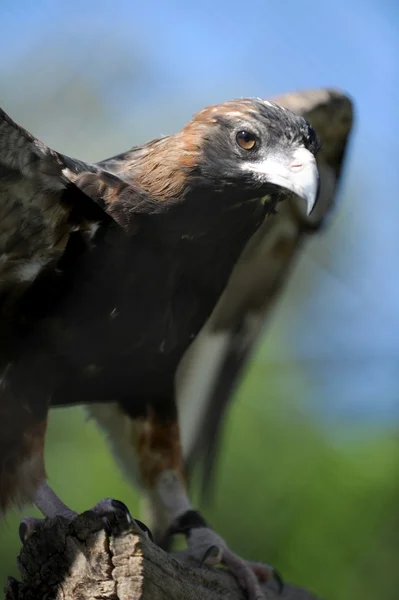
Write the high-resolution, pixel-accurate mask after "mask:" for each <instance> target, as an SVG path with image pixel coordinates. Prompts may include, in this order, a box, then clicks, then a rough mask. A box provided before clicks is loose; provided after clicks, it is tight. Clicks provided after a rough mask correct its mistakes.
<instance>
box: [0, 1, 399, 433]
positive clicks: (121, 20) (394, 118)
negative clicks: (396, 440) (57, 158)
mask: <svg viewBox="0 0 399 600" xmlns="http://www.w3.org/2000/svg"><path fill="white" fill-rule="evenodd" d="M0 16H1V19H0V32H1V35H0V50H1V52H0V76H1V75H2V74H4V78H3V77H2V78H1V80H3V81H7V82H8V83H7V89H4V90H3V92H2V91H1V90H0V105H1V104H4V103H5V106H4V108H5V109H6V110H8V112H10V113H11V115H12V116H13V117H14V118H16V119H17V120H20V122H22V124H23V125H24V126H26V127H27V128H28V129H29V128H30V127H31V125H32V126H33V124H34V125H35V127H36V129H35V130H34V133H35V134H36V135H38V136H39V137H42V138H43V139H44V140H45V141H46V142H48V143H49V144H51V145H53V146H55V147H57V148H58V149H60V150H64V151H68V152H69V153H71V154H75V155H79V156H81V157H82V158H93V159H94V158H97V159H98V158H102V157H103V154H104V153H105V154H108V155H110V154H113V153H114V152H117V151H120V150H122V149H124V148H126V147H129V146H131V145H133V143H136V142H137V141H141V140H144V139H148V138H151V137H154V136H156V135H159V134H160V133H162V134H163V133H168V132H170V131H172V130H174V129H176V128H179V127H180V126H181V125H182V124H183V123H184V122H185V121H187V120H188V119H189V118H190V116H191V115H192V113H193V112H195V111H196V110H197V109H198V108H200V107H202V106H203V105H205V104H207V103H214V102H217V101H222V100H225V99H228V98H232V97H239V96H251V95H254V96H269V95H272V94H277V93H280V92H283V91H288V90H292V89H296V88H307V87H318V86H332V87H338V88H341V89H343V90H345V91H347V92H348V93H349V94H350V95H351V96H352V97H353V99H354V101H355V109H356V127H355V132H354V136H353V139H352V144H351V148H350V153H349V155H348V162H347V168H346V171H345V181H344V185H343V188H342V203H341V206H340V209H339V211H338V213H337V216H336V219H335V221H334V226H333V228H332V231H330V232H329V234H328V236H327V238H326V240H323V242H320V243H319V242H316V243H314V244H313V243H312V245H311V246H310V247H309V252H308V254H307V256H306V257H305V258H304V259H303V260H302V261H301V263H302V264H301V265H300V266H299V269H298V270H297V273H296V274H295V278H294V280H293V282H291V285H295V286H296V288H297V289H298V287H299V288H300V287H301V285H302V286H303V288H304V291H303V293H302V295H300V299H299V302H300V306H299V307H298V306H296V307H293V306H290V302H289V297H287V298H286V301H285V304H286V305H287V306H290V308H291V310H290V311H289V313H288V314H289V316H288V317H287V313H285V312H283V311H278V314H277V316H276V323H275V325H274V326H273V329H274V330H275V331H277V332H279V333H281V332H282V331H284V332H285V334H286V336H288V337H289V338H290V340H291V343H290V345H289V348H290V354H291V358H292V359H293V360H295V359H296V358H298V357H300V358H301V359H302V360H303V359H305V360H306V359H309V360H310V361H315V360H316V363H315V364H317V360H318V361H320V358H322V359H323V361H325V362H324V364H325V365H327V366H325V367H320V364H319V366H317V367H315V366H313V367H309V369H310V379H311V390H312V394H313V396H314V399H315V402H317V401H318V399H319V398H320V397H323V398H324V401H325V402H324V404H323V409H324V408H325V407H327V408H328V410H331V411H334V410H336V409H337V408H338V409H339V410H342V411H346V412H348V411H349V412H353V413H354V414H357V413H358V412H360V413H361V414H362V415H369V416H374V415H375V414H376V410H377V409H378V413H379V415H380V416H381V417H382V418H383V419H384V420H386V421H387V422H389V420H390V419H391V418H392V416H394V415H396V416H397V415H398V414H399V402H398V394H399V385H398V383H397V380H398V375H397V374H398V367H399V277H398V260H399V259H398V257H399V198H398V187H399V186H398V184H399V180H398V179H399V178H398V171H399V169H398V155H399V131H398V121H399V119H398V116H399V115H398V106H399V92H398V85H399V77H398V67H397V63H398V56H399V52H398V50H399V48H398V39H399V18H398V17H399V4H398V3H397V2H396V1H395V0H391V1H388V0H385V1H381V0H369V1H360V0H350V1H348V0H346V1H344V0H335V2H334V3H328V2H326V1H324V2H323V1H320V0H319V1H315V0H313V1H310V0H302V1H301V2H297V1H293V0H286V1H285V2H278V1H277V0H274V1H273V2H271V1H266V0H263V1H260V0H253V1H252V2H250V3H245V2H238V1H236V0H231V1H230V2H227V1H224V0H223V1H219V2H218V1H213V2H212V1H211V0H204V1H202V2H194V3H190V2H187V1H186V2H183V1H177V0H170V1H168V2H166V1H165V2H162V1H159V2H156V1H154V0H151V1H146V2H144V1H142V2H137V1H129V2H127V1H119V2H118V1H115V2H101V1H99V0H98V1H96V2H94V1H93V2H78V1H76V0H70V1H69V2H62V1H57V2H54V1H50V0H47V1H44V0H38V1H36V2H30V1H28V0H19V2H18V3H17V2H11V1H10V0H4V1H3V2H2V7H1V9H0ZM37 48H39V49H40V48H45V49H46V55H45V59H44V58H43V55H42V58H41V59H40V60H41V62H39V63H38V62H37V60H38V59H37V57H36V55H35V49H37ZM60 57H62V61H63V68H60V62H59V61H60ZM15 64H18V67H19V70H18V76H17V77H15V78H13V77H10V70H11V71H12V69H13V65H15ZM76 72H78V73H79V76H80V77H81V78H83V79H85V78H86V79H87V80H90V81H91V82H92V83H93V86H94V88H95V90H96V93H97V94H98V96H99V97H101V98H102V99H103V101H104V102H105V104H106V107H107V111H108V112H107V123H106V124H104V127H103V128H100V127H98V122H97V121H93V123H92V122H91V120H90V114H89V112H88V113H85V112H84V110H83V108H82V117H81V120H80V121H79V119H78V118H77V117H76V115H75V116H74V119H75V122H74V123H70V122H69V121H68V117H67V113H68V104H67V103H66V101H65V102H60V101H58V102H59V104H58V103H56V102H55V103H54V105H53V106H52V107H51V111H50V110H49V113H48V115H46V118H44V117H41V120H39V121H37V120H35V121H33V115H36V113H37V111H38V107H39V108H40V105H41V103H42V102H43V95H44V94H45V93H46V90H47V87H46V85H47V84H48V81H49V80H51V81H58V82H60V83H62V82H63V81H64V80H67V78H68V77H69V76H72V75H74V74H75V75H76ZM22 75H23V76H22ZM27 98H28V99H29V101H27ZM68 101H69V100H68ZM71 102H79V98H78V99H76V98H72V99H71ZM86 110H87V109H86ZM36 116H37V115H36ZM31 119H32V121H31ZM76 119H77V120H76ZM65 123H68V126H66V125H65ZM38 129H39V130H38ZM66 129H68V135H66V134H65V131H66ZM73 131H75V134H73V133H72V132H73ZM85 138H86V139H88V138H89V139H90V144H89V142H88V141H87V142H86V144H87V145H86V146H85V145H84V143H83V140H84V139H85ZM100 148H101V152H102V154H99V153H100ZM309 269H313V271H312V272H315V273H317V276H318V285H317V289H316V290H315V291H314V292H313V293H312V296H311V297H310V298H309V297H308V296H307V294H306V281H305V282H304V281H303V278H304V277H306V276H307V273H308V272H309ZM286 296H289V295H286ZM296 302H298V299H296ZM298 315H300V317H299V316H298ZM283 321H284V322H283ZM279 352H281V358H282V360H284V359H286V358H287V356H288V350H287V346H286V345H285V346H284V347H283V346H282V347H281V350H279ZM309 364H311V363H309ZM327 412H328V411H327Z"/></svg>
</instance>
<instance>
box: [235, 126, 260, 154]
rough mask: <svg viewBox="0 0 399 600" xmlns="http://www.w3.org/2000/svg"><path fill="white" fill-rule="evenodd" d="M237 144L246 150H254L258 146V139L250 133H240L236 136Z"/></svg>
mask: <svg viewBox="0 0 399 600" xmlns="http://www.w3.org/2000/svg"><path fill="white" fill-rule="evenodd" d="M236 140H237V144H238V145H239V146H241V148H243V149H244V150H252V149H253V148H254V147H255V144H256V137H255V136H254V134H253V133H250V132H249V131H239V132H238V133H237V135H236Z"/></svg>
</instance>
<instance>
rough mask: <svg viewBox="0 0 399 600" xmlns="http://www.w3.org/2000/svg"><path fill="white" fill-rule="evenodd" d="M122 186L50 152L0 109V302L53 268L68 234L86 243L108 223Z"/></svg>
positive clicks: (106, 175) (114, 179) (109, 176)
mask: <svg viewBox="0 0 399 600" xmlns="http://www.w3.org/2000/svg"><path fill="white" fill-rule="evenodd" d="M126 186H127V184H126V183H125V182H123V181H122V180H121V179H119V178H118V177H116V176H115V175H112V174H110V173H107V172H106V171H105V170H103V169H101V168H99V167H97V166H95V165H89V164H86V163H84V162H81V161H77V160H74V159H71V158H69V157H67V156H64V155H62V154H59V153H58V152H55V151H54V150H51V149H50V148H48V147H47V146H45V144H43V143H42V142H40V141H39V140H37V139H35V138H34V137H33V136H32V135H31V134H30V133H28V132H27V131H26V130H24V129H23V128H22V127H20V126H19V125H17V124H16V123H15V122H14V121H12V119H10V117H9V116H8V115H7V114H6V113H5V112H4V111H2V110H1V109H0V298H1V297H2V296H4V293H5V292H11V293H17V294H18V293H20V292H22V291H23V290H24V289H26V287H28V286H29V285H30V284H31V283H32V282H33V281H34V280H35V279H36V278H37V277H38V275H39V274H40V273H41V272H42V271H43V270H45V269H51V268H55V266H56V265H57V263H58V261H59V259H60V257H61V256H62V255H63V253H64V251H65V248H66V246H67V243H68V240H69V238H70V235H71V234H72V233H73V232H76V231H82V232H84V234H85V235H87V236H88V237H89V238H90V237H91V236H93V235H94V233H95V231H96V229H98V226H99V225H104V224H106V223H110V222H112V221H113V219H112V202H113V200H114V199H115V198H116V197H118V195H119V194H120V193H121V192H122V190H123V189H124V188H126ZM121 231H122V230H121Z"/></svg>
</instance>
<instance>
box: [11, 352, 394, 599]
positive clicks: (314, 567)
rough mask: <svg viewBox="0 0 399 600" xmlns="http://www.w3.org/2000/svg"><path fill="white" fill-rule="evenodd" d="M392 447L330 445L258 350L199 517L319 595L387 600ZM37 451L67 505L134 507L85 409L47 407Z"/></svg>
mask: <svg viewBox="0 0 399 600" xmlns="http://www.w3.org/2000/svg"><path fill="white" fill-rule="evenodd" d="M265 382H269V383H268V384H267V385H265ZM345 439H347V440H350V439H351V437H350V436H345ZM398 445H399V440H398V436H397V431H392V434H391V435H389V434H387V433H386V432H385V434H384V435H383V436H381V437H378V436H376V435H372V434H371V433H370V434H368V432H364V431H363V432H361V433H360V434H358V435H354V436H353V439H352V441H346V442H344V443H339V444H337V442H336V441H335V440H334V438H333V437H331V435H330V434H328V433H327V431H324V428H323V426H322V425H321V424H320V423H319V422H316V421H314V420H312V416H311V415H310V414H307V413H305V412H303V411H301V405H300V402H298V403H296V404H294V403H292V402H290V403H288V402H287V400H284V398H283V397H281V396H280V395H279V389H278V386H276V385H273V374H272V369H271V368H270V367H268V365H267V363H266V362H265V361H264V360H260V359H257V360H255V361H254V362H253V364H252V366H251V368H250V369H249V372H248V373H247V375H246V377H245V380H244V382H243V385H242V386H241V387H240V390H239V392H238V394H237V399H236V402H235V403H234V406H233V408H232V410H231V412H230V414H229V417H228V419H227V423H226V428H225V435H224V440H223V449H222V454H221V457H220V462H219V465H218V468H217V476H216V489H215V496H214V499H213V501H212V503H211V506H206V507H204V512H205V515H206V517H207V518H208V519H209V521H210V522H211V523H212V524H213V526H214V527H215V528H216V529H217V530H218V532H219V533H221V535H223V536H225V538H226V539H227V541H228V542H229V544H230V545H231V546H232V547H233V548H234V549H235V550H236V551H237V552H238V553H240V554H241V555H243V556H245V557H247V558H252V559H255V560H263V561H265V562H268V563H271V564H273V565H274V566H276V567H277V568H278V569H279V570H280V571H281V572H282V573H283V574H284V577H285V578H286V579H287V580H288V581H292V582H295V583H296V584H298V585H302V586H304V587H307V588H308V589H311V590H313V591H314V592H317V594H319V595H320V596H321V597H322V598H326V599H328V600H358V599H359V600H360V599H361V600H372V599H373V600H375V599H376V598H382V597H383V599H384V600H394V598H397V590H398V585H399V575H398V571H397V568H396V564H395V557H396V556H397V555H398V551H399V538H398V536H397V535H396V534H397V531H398V528H397V525H398V523H397V504H398V500H399V488H398V480H397V473H398V472H399V458H398V457H399V453H398ZM46 460H47V468H48V475H49V480H50V482H51V484H52V485H53V486H54V488H55V489H56V490H57V492H58V493H59V494H60V495H61V497H62V498H63V500H64V501H65V502H66V503H67V504H69V505H70V506H71V507H73V508H74V509H75V510H77V511H82V510H85V509H87V508H89V507H90V506H92V505H94V504H95V503H96V502H97V501H98V500H99V499H100V498H102V497H106V496H112V497H116V498H119V499H121V500H123V501H124V502H126V503H127V504H128V506H129V508H130V510H131V512H132V514H133V515H135V516H139V515H140V509H139V497H138V495H137V493H136V492H135V491H134V490H133V489H132V488H131V487H129V484H128V482H125V481H124V480H123V479H122V476H121V474H120V472H119V470H118V468H117V466H116V464H115V463H114V461H113V459H112V457H111V455H110V452H109V451H108V448H107V446H106V444H105V441H104V440H103V438H102V436H101V435H100V433H99V432H98V431H97V429H96V427H95V426H94V424H93V423H92V422H90V421H87V420H86V417H85V414H84V412H83V410H82V409H58V410H54V411H53V412H52V413H51V419H50V426H49V432H48V444H47V452H46ZM196 496H198V495H197V494H195V493H194V499H195V498H196ZM27 512H28V514H32V515H33V514H37V513H34V511H33V510H32V509H31V510H28V511H27ZM19 518H20V515H18V514H17V513H13V514H10V515H9V516H8V517H7V520H6V523H5V524H4V525H2V526H1V529H0V534H1V544H0V580H1V581H2V582H3V581H5V578H6V576H7V575H16V574H17V569H16V556H17V553H18V551H19V547H20V542H19V539H18V535H17V529H18V522H19ZM382 592H383V596H382V595H381V594H382Z"/></svg>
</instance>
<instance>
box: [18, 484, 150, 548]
mask: <svg viewBox="0 0 399 600" xmlns="http://www.w3.org/2000/svg"><path fill="white" fill-rule="evenodd" d="M35 504H36V506H37V508H38V509H39V510H40V511H41V512H42V513H43V514H44V516H45V517H48V518H50V519H52V518H54V517H63V518H64V519H67V521H73V520H74V519H75V518H76V517H77V516H78V513H76V512H74V511H73V510H71V509H70V508H68V507H67V506H66V505H65V504H64V503H63V502H62V500H61V499H60V498H59V497H58V496H57V495H56V494H55V492H54V491H53V490H52V489H51V487H50V486H49V485H47V483H45V482H44V483H42V484H41V486H40V487H39V488H38V490H37V492H36V495H35ZM91 511H92V512H94V513H96V514H97V515H98V516H99V517H101V519H102V521H103V523H104V529H105V531H106V532H107V533H108V534H109V535H111V533H112V521H113V517H114V515H115V513H116V512H122V513H123V514H124V517H125V519H126V521H127V524H128V525H131V524H132V523H133V521H134V522H135V523H136V524H137V526H138V527H139V528H140V529H141V530H142V531H143V532H144V533H145V534H146V536H147V537H149V538H150V539H151V540H153V538H152V535H151V531H150V530H149V529H148V527H147V526H146V525H144V523H142V522H141V521H138V520H137V519H133V517H132V516H131V514H130V512H129V510H128V508H127V506H126V505H125V504H123V502H120V501H119V500H114V499H112V498H104V499H103V500H100V502H97V504H96V505H95V506H94V507H93V508H92V509H91ZM41 522H42V519H36V518H33V517H25V518H23V519H22V521H21V523H20V526H19V537H20V540H21V542H22V543H23V544H24V543H25V542H26V540H27V539H28V537H30V536H31V535H32V534H33V533H34V532H35V530H36V529H37V527H38V525H39V524H40V523H41Z"/></svg>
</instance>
